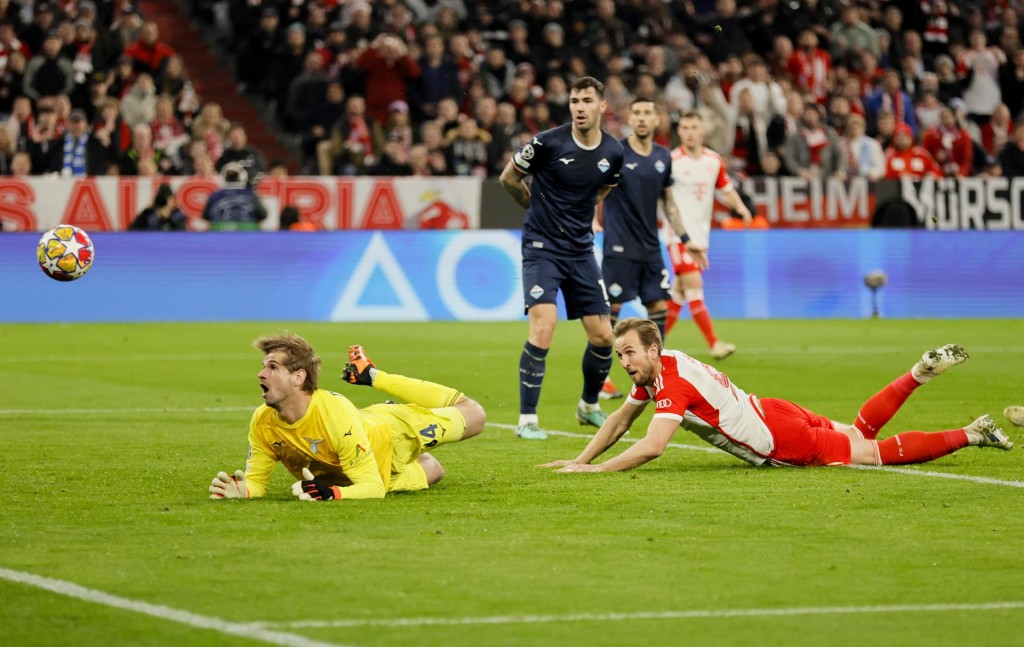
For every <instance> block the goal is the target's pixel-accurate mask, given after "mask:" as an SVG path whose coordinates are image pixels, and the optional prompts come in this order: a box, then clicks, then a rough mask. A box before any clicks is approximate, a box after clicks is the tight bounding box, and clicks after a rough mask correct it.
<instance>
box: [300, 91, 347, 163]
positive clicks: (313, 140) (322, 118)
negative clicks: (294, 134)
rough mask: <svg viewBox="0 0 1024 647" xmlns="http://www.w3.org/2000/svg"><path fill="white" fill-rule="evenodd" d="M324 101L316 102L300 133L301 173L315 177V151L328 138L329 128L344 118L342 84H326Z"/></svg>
mask: <svg viewBox="0 0 1024 647" xmlns="http://www.w3.org/2000/svg"><path fill="white" fill-rule="evenodd" d="M325 96H326V99H324V100H321V101H317V102H316V103H315V104H314V106H313V108H312V110H311V111H310V114H309V116H308V121H307V123H306V129H305V131H304V132H303V133H302V154H303V158H304V164H303V168H304V170H303V172H304V173H307V174H309V175H316V174H317V173H318V170H317V162H316V150H317V147H318V146H319V145H320V143H321V142H325V141H327V140H328V139H329V138H330V133H331V127H333V126H334V124H336V123H338V122H339V121H340V120H341V119H342V118H343V117H344V116H345V90H344V88H343V87H342V84H341V83H339V82H337V81H331V82H330V83H328V84H327V91H326V93H325Z"/></svg>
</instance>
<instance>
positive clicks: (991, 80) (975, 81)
mask: <svg viewBox="0 0 1024 647" xmlns="http://www.w3.org/2000/svg"><path fill="white" fill-rule="evenodd" d="M968 42H969V44H970V47H969V48H968V49H966V50H964V51H963V52H961V53H960V56H959V58H958V59H957V68H958V71H959V73H960V77H961V78H962V79H963V81H964V93H963V99H964V101H966V102H967V112H968V116H969V117H970V118H971V120H973V121H975V122H976V123H978V124H979V125H981V124H984V123H985V122H986V121H988V119H989V117H991V116H992V113H993V112H994V111H995V109H996V106H998V105H999V104H1000V103H1001V102H1002V92H1001V91H1000V89H999V81H998V79H999V66H1000V65H1003V64H1004V63H1006V54H1005V53H1004V52H1003V51H1002V50H1001V49H999V48H998V47H992V46H989V44H988V39H987V38H986V36H985V32H984V31H982V30H980V29H974V30H971V33H970V36H969V40H968ZM992 154H994V153H992Z"/></svg>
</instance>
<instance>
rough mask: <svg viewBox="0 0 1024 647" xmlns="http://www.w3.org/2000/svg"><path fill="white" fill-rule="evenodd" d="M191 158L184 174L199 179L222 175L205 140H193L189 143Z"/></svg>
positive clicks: (211, 178) (212, 178) (210, 178)
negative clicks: (214, 164)
mask: <svg viewBox="0 0 1024 647" xmlns="http://www.w3.org/2000/svg"><path fill="white" fill-rule="evenodd" d="M189 159H190V161H189V162H188V164H187V165H186V166H185V168H184V169H183V171H182V174H183V175H190V176H192V177H193V178H195V179H197V180H215V179H217V178H219V177H220V174H219V173H217V169H216V168H215V167H214V166H213V158H212V157H210V154H209V153H208V152H206V145H205V144H204V143H203V142H201V141H199V142H192V143H191V144H190V145H189Z"/></svg>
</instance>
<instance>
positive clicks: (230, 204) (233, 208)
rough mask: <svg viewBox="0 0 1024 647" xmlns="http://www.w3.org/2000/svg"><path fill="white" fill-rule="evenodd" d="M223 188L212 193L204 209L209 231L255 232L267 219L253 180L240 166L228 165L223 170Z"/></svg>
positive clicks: (204, 217) (265, 210) (204, 218)
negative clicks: (253, 186)
mask: <svg viewBox="0 0 1024 647" xmlns="http://www.w3.org/2000/svg"><path fill="white" fill-rule="evenodd" d="M221 175H223V177H224V186H222V187H221V188H219V189H217V190H216V191H214V192H213V193H211V194H210V197H209V199H208V200H207V201H206V206H205V207H203V220H206V221H207V222H209V223H210V231H253V230H256V229H259V224H260V223H261V222H263V221H264V220H266V218H267V209H266V207H264V206H263V203H262V202H261V201H260V199H259V196H258V195H256V190H255V189H253V188H252V186H251V182H250V178H249V177H248V175H247V174H246V172H245V169H244V168H242V167H241V166H240V165H239V164H228V165H226V166H224V168H223V170H222V171H221Z"/></svg>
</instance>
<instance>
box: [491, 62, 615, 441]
mask: <svg viewBox="0 0 1024 647" xmlns="http://www.w3.org/2000/svg"><path fill="white" fill-rule="evenodd" d="M606 109H607V103H606V102H605V100H604V85H603V84H602V83H601V82H600V81H598V80H597V79H595V78H592V77H589V76H584V77H581V78H579V79H577V80H576V81H575V82H574V83H573V84H572V86H571V87H570V89H569V110H570V114H571V115H572V122H571V123H569V124H565V125H563V126H558V127H556V128H552V129H550V130H546V131H544V132H542V133H538V134H537V135H536V136H535V137H534V138H533V139H531V140H530V142H529V143H527V144H524V145H523V146H522V148H520V149H519V150H518V151H516V153H515V155H514V156H513V158H512V160H511V161H510V162H509V163H508V165H507V166H506V167H505V169H504V170H503V171H502V173H501V183H502V185H503V186H504V187H505V190H507V191H508V192H509V194H511V195H512V197H513V198H515V200H516V202H518V203H519V204H520V205H522V206H523V207H524V208H525V209H526V216H525V218H524V219H523V297H524V300H525V302H526V312H527V315H528V316H529V319H530V333H529V337H528V338H527V341H526V344H525V345H524V346H523V352H522V355H521V356H520V359H519V423H518V428H517V430H516V435H517V436H518V437H520V438H525V439H530V440H543V439H545V438H547V435H546V434H545V433H544V432H543V431H542V430H541V428H540V421H539V418H538V416H537V403H538V402H539V401H540V391H541V385H542V383H543V380H544V372H545V365H546V358H547V354H548V349H549V348H550V347H551V339H552V337H553V335H554V331H555V324H556V323H557V321H558V307H557V305H556V298H557V296H558V292H559V290H561V292H562V296H563V297H564V299H565V305H566V311H567V314H568V317H569V319H580V320H581V321H582V323H583V328H584V329H585V330H586V332H587V340H588V343H587V349H586V351H585V352H584V354H583V391H582V393H581V395H580V401H579V405H578V406H577V408H576V419H577V421H579V423H580V424H582V425H592V426H594V427H600V426H601V425H602V424H603V423H604V420H605V418H606V416H605V414H604V412H603V411H601V407H600V405H599V404H598V393H599V392H600V391H601V385H602V384H604V380H605V378H606V377H607V376H608V371H609V369H610V368H611V364H612V327H611V319H610V316H609V313H610V306H609V303H608V295H607V293H606V292H605V289H604V282H603V281H602V280H601V268H599V267H598V265H597V260H596V259H595V257H594V232H593V219H594V208H595V206H596V205H597V204H598V203H599V202H601V200H603V199H604V198H605V196H607V195H608V192H609V191H611V190H612V188H614V187H615V185H616V184H617V183H618V180H619V171H620V169H621V167H622V145H621V144H620V143H619V142H618V141H616V140H615V139H614V138H613V137H612V136H611V135H609V134H608V133H606V132H604V131H603V130H601V115H602V114H604V111H605V110H606ZM527 175H529V176H532V182H531V183H530V184H529V185H527V184H526V182H525V180H526V176H527Z"/></svg>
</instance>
